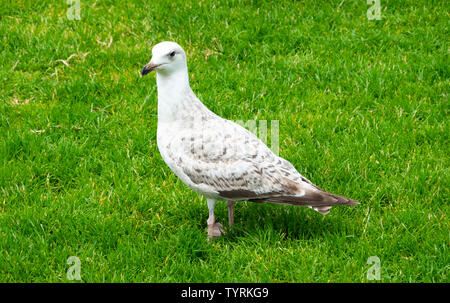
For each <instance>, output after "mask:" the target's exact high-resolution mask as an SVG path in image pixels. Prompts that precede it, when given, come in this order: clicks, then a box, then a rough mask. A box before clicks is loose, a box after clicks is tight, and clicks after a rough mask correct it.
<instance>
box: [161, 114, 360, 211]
mask: <svg viewBox="0 0 450 303" xmlns="http://www.w3.org/2000/svg"><path fill="white" fill-rule="evenodd" d="M171 144H172V146H171V148H170V153H169V157H170V158H171V159H172V160H173V161H175V162H176V165H177V168H178V169H180V170H181V171H182V173H183V174H184V175H185V176H187V177H188V178H189V180H190V181H191V182H192V184H194V185H195V186H198V187H199V188H202V190H203V191H204V192H206V193H207V194H208V192H207V191H208V190H209V191H210V193H209V194H211V195H216V196H217V197H219V198H223V199H228V200H249V201H254V202H272V203H283V204H294V205H304V206H313V207H325V206H330V205H340V204H347V205H349V204H355V203H356V201H353V200H351V199H347V198H344V197H340V196H337V195H333V194H329V193H327V192H325V191H323V190H321V189H320V188H319V187H317V186H315V185H314V184H312V183H311V182H310V181H309V180H307V179H306V178H304V177H303V176H302V175H300V173H298V172H297V170H296V169H295V168H294V167H293V166H292V164H291V163H289V162H288V161H286V160H284V159H282V158H280V157H278V156H276V155H275V154H274V153H273V152H272V151H271V150H270V149H269V148H268V147H267V146H266V145H265V144H264V143H263V142H262V141H261V140H260V139H258V138H257V137H256V136H255V135H254V134H252V133H251V132H249V131H248V130H246V129H245V128H243V127H241V126H240V125H238V124H235V123H233V122H231V121H228V120H225V119H221V118H215V119H208V120H206V121H201V122H199V123H197V125H194V126H193V127H190V128H189V129H187V130H186V131H185V132H183V131H181V132H180V133H179V134H178V135H177V137H176V138H174V140H172V142H171Z"/></svg>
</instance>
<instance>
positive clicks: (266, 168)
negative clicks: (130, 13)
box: [141, 41, 359, 240]
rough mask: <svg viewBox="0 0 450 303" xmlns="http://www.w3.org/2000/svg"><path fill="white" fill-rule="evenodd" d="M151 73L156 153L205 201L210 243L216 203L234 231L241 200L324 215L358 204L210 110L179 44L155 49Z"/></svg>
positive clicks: (219, 230)
mask: <svg viewBox="0 0 450 303" xmlns="http://www.w3.org/2000/svg"><path fill="white" fill-rule="evenodd" d="M152 71H156V84H157V91H158V126H157V145H158V149H159V152H160V154H161V156H162V158H163V160H164V162H165V163H166V164H167V166H169V168H170V169H171V170H172V171H173V172H174V173H175V175H176V176H177V177H178V178H179V179H181V181H182V182H183V183H184V184H185V185H187V186H188V187H190V188H191V189H193V190H194V191H196V192H197V193H199V194H201V195H203V196H205V197H206V201H207V205H208V210H209V217H208V220H207V225H208V226H207V233H208V240H209V239H211V238H214V237H218V236H220V235H221V234H223V233H224V229H223V226H222V224H221V223H219V222H216V219H215V216H214V207H215V205H216V203H217V202H218V201H226V203H227V206H228V225H229V228H230V229H231V227H232V225H233V222H234V204H235V202H237V201H251V202H259V203H265V202H269V203H276V204H290V205H298V206H307V207H310V208H312V209H313V210H315V211H317V212H319V213H321V214H324V215H326V214H328V213H329V212H330V209H331V207H332V206H337V205H356V204H359V202H357V201H355V200H352V199H349V198H346V197H343V196H339V195H335V194H331V193H328V192H326V191H324V190H323V189H321V188H319V187H318V186H317V185H314V184H313V183H312V182H311V181H310V180H308V179H307V178H305V177H304V176H302V175H301V174H300V173H299V172H298V171H297V170H296V169H295V167H294V166H293V165H292V164H291V163H290V162H288V161H287V160H285V159H283V158H281V157H279V156H277V155H275V154H274V153H273V152H272V151H271V150H270V149H269V148H268V147H267V146H266V145H265V144H264V143H263V142H262V141H261V140H260V139H259V138H258V137H257V136H255V135H254V134H253V133H252V132H250V131H248V130H247V129H246V128H244V127H242V126H241V125H239V124H236V123H234V122H232V121H230V120H226V119H224V118H221V117H219V116H218V115H216V114H215V113H213V112H212V111H210V110H209V109H208V108H207V107H206V106H205V105H204V104H203V103H202V102H201V101H200V100H199V99H198V98H197V96H196V95H195V94H194V92H193V91H192V89H191V87H190V85H189V75H188V68H187V57H186V53H185V52H184V50H183V49H182V48H181V46H180V45H178V44H177V43H175V42H169V41H165V42H161V43H159V44H156V45H155V46H154V47H153V48H152V59H151V60H150V62H149V63H148V64H146V65H145V66H144V68H143V69H142V72H141V76H145V75H147V74H148V73H150V72H152Z"/></svg>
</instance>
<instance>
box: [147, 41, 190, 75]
mask: <svg viewBox="0 0 450 303" xmlns="http://www.w3.org/2000/svg"><path fill="white" fill-rule="evenodd" d="M154 70H156V72H157V74H158V75H161V76H170V75H172V74H174V73H177V72H182V73H186V74H187V63H186V53H185V52H184V50H183V49H182V48H181V46H179V45H178V44H177V43H175V42H169V41H164V42H161V43H158V44H156V45H155V46H154V47H153V49H152V59H151V60H150V62H149V63H148V64H147V65H145V66H144V68H143V69H142V72H141V76H145V75H147V74H148V73H150V72H152V71H154Z"/></svg>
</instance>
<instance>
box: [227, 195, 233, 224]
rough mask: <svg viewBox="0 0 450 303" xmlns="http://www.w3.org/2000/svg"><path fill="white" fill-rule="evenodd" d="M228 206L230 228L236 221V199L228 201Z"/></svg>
mask: <svg viewBox="0 0 450 303" xmlns="http://www.w3.org/2000/svg"><path fill="white" fill-rule="evenodd" d="M227 206H228V226H229V227H230V229H231V228H232V226H233V223H234V201H227Z"/></svg>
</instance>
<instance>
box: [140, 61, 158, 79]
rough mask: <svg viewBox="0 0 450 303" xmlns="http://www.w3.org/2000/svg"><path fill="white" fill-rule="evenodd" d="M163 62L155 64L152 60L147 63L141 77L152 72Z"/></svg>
mask: <svg viewBox="0 0 450 303" xmlns="http://www.w3.org/2000/svg"><path fill="white" fill-rule="evenodd" d="M160 65H161V64H154V63H153V62H152V61H150V62H149V63H147V65H145V66H144V68H143V69H142V72H141V77H143V76H145V75H147V74H148V73H151V72H152V71H154V70H155V69H156V68H157V67H158V66H160Z"/></svg>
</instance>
